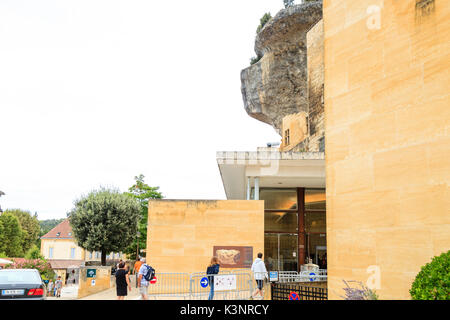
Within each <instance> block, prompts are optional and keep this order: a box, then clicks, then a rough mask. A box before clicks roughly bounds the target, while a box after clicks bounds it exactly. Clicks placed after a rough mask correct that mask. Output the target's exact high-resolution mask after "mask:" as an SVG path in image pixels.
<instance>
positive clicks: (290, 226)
mask: <svg viewBox="0 0 450 320" xmlns="http://www.w3.org/2000/svg"><path fill="white" fill-rule="evenodd" d="M297 227H298V222H297V212H283V211H280V212H267V211H266V212H264V230H265V231H270V232H297Z"/></svg>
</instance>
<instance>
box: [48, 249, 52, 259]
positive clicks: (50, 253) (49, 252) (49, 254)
mask: <svg viewBox="0 0 450 320" xmlns="http://www.w3.org/2000/svg"><path fill="white" fill-rule="evenodd" d="M48 257H49V258H50V259H51V258H53V248H49V249H48Z"/></svg>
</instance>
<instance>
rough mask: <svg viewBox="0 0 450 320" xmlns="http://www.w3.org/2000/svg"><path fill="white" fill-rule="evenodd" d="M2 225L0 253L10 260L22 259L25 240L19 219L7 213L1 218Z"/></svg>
mask: <svg viewBox="0 0 450 320" xmlns="http://www.w3.org/2000/svg"><path fill="white" fill-rule="evenodd" d="M0 224H1V225H2V230H1V231H2V232H1V234H2V236H1V244H0V246H1V249H0V252H3V253H4V254H5V255H6V256H8V257H10V258H13V257H14V258H16V257H22V256H23V248H22V241H23V240H22V228H21V227H20V222H19V219H18V218H17V217H16V216H15V215H13V214H11V213H7V212H5V213H3V214H2V215H1V216H0Z"/></svg>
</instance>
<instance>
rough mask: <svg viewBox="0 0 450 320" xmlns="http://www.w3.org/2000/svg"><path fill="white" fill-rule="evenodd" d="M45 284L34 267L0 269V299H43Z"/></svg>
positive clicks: (45, 292) (45, 294)
mask: <svg viewBox="0 0 450 320" xmlns="http://www.w3.org/2000/svg"><path fill="white" fill-rule="evenodd" d="M46 297H47V290H46V286H45V284H44V283H43V281H42V278H41V275H40V274H39V271H37V270H36V269H6V270H5V269H3V270H0V300H2V299H20V300H25V299H26V300H45V299H46Z"/></svg>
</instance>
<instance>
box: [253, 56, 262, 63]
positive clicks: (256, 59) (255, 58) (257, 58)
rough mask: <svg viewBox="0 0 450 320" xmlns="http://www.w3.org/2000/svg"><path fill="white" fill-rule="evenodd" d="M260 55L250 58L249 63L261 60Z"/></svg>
mask: <svg viewBox="0 0 450 320" xmlns="http://www.w3.org/2000/svg"><path fill="white" fill-rule="evenodd" d="M261 58H262V56H256V57H253V58H251V59H250V65H254V64H255V63H257V62H259V60H261Z"/></svg>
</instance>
